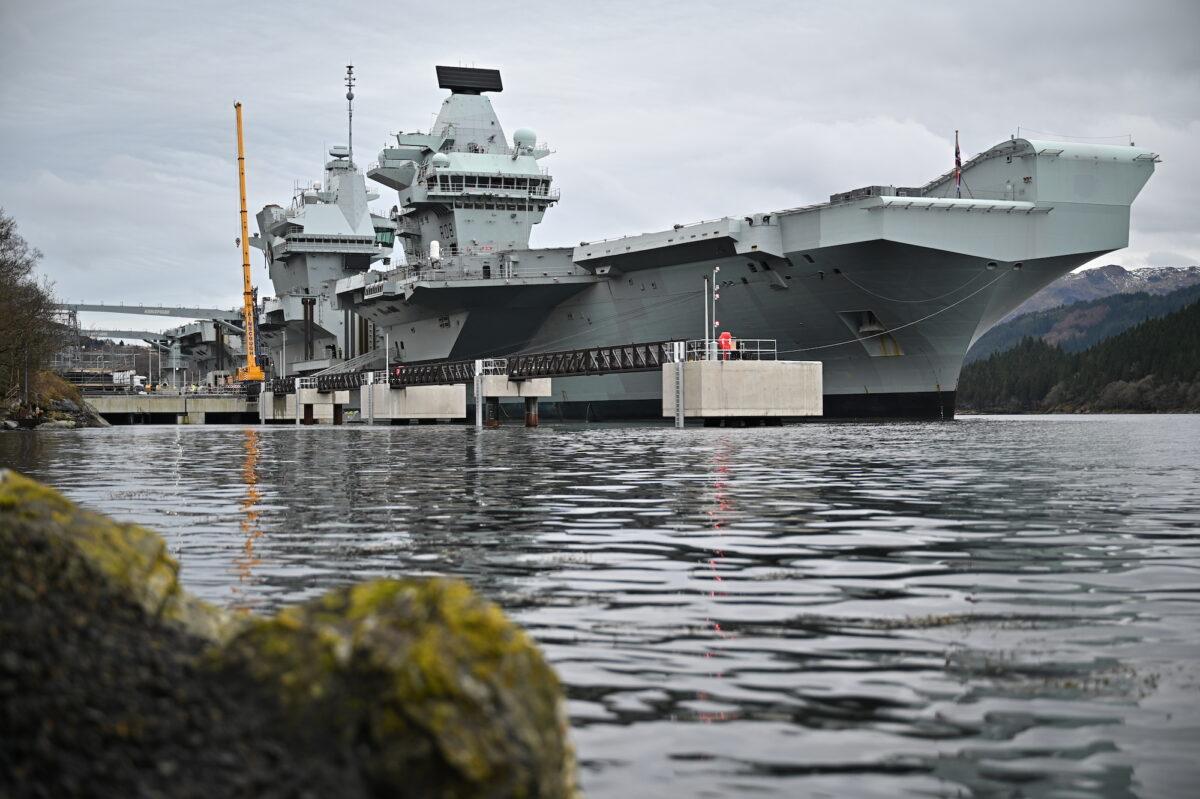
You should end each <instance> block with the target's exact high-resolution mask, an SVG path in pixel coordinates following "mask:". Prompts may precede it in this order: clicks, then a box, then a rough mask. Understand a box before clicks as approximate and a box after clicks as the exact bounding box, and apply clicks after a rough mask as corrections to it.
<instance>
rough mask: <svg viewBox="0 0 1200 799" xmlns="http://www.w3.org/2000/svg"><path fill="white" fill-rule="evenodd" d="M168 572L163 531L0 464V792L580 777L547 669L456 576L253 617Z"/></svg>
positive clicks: (209, 791) (555, 784) (426, 791)
mask: <svg viewBox="0 0 1200 799" xmlns="http://www.w3.org/2000/svg"><path fill="white" fill-rule="evenodd" d="M178 573H179V566H178V564H177V563H176V562H175V561H174V560H173V559H172V558H171V557H170V556H169V555H168V554H167V550H166V546H165V544H164V542H163V540H162V539H161V538H160V537H159V536H158V535H156V534H154V533H152V532H150V531H148V530H145V529H143V528H140V527H138V526H136V525H128V524H120V523H117V522H114V521H112V520H110V519H107V518H105V517H103V516H99V515H96V514H93V513H89V512H87V511H84V510H81V509H80V508H78V507H76V506H74V505H73V504H72V503H70V502H69V501H67V500H66V499H65V498H63V497H62V496H61V495H59V494H58V493H57V492H55V491H54V490H52V489H49V488H47V487H45V486H42V485H40V484H38V483H36V482H34V481H32V480H29V479H27V478H25V477H22V476H20V475H18V474H16V473H14V472H11V471H0V725H2V727H3V729H4V731H5V733H4V735H3V737H2V738H0V795H3V796H12V797H24V796H30V797H41V796H46V797H51V796H54V797H58V796H77V795H88V796H164V797H167V796H170V797H177V796H178V797H190V796H196V797H200V796H205V797H209V796H256V797H258V796H278V797H293V796H294V797H307V796H311V797H325V796H339V797H342V796H345V797H357V796H364V797H365V796H398V797H418V796H420V797H425V796H435V797H508V796H524V797H567V796H575V795H576V794H577V789H576V783H575V762H574V755H573V752H572V750H571V747H570V744H569V741H568V738H567V733H566V716H565V710H564V699H563V695H562V690H561V687H560V685H559V682H558V679H557V677H556V675H555V674H554V672H553V670H552V669H551V668H550V667H549V666H548V665H547V664H546V662H545V660H544V659H543V657H542V655H541V653H540V651H539V650H538V649H537V647H536V646H535V645H534V644H533V643H532V641H531V640H530V639H529V638H528V636H526V635H525V633H524V632H523V631H521V630H520V629H519V628H518V627H516V625H514V624H513V623H512V622H511V621H509V620H508V619H507V618H506V617H505V616H504V614H503V613H502V612H501V611H500V609H499V608H497V607H496V606H495V605H493V604H491V603H489V602H486V601H484V600H483V599H481V598H479V597H478V596H476V595H475V594H474V593H473V592H472V591H471V590H470V588H468V587H467V586H466V585H465V584H463V583H461V582H458V581H452V580H441V579H420V580H415V579H414V580H384V581H374V582H370V583H364V584H360V585H355V586H350V587H346V588H342V589H338V590H335V591H332V592H330V593H328V594H326V595H325V596H323V597H321V598H319V599H317V600H314V601H312V602H309V603H306V604H304V605H299V606H296V607H291V608H287V609H285V610H283V611H281V612H280V613H279V614H277V615H276V616H274V617H270V618H264V617H258V616H253V615H250V614H236V613H230V612H226V611H223V610H221V609H219V608H216V607H214V606H211V605H208V604H206V603H204V602H201V601H199V600H198V599H196V598H194V597H192V596H190V595H188V594H187V593H186V592H184V591H183V590H182V588H181V587H180V584H179V580H178Z"/></svg>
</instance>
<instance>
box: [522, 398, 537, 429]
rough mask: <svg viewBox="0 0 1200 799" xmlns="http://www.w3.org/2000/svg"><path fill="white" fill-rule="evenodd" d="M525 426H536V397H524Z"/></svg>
mask: <svg viewBox="0 0 1200 799" xmlns="http://www.w3.org/2000/svg"><path fill="white" fill-rule="evenodd" d="M525 426H526V427H537V426H538V398H537V397H526V398H525Z"/></svg>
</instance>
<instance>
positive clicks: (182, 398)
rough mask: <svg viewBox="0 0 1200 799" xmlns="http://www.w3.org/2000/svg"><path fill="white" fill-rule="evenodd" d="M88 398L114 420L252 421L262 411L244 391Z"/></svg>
mask: <svg viewBox="0 0 1200 799" xmlns="http://www.w3.org/2000/svg"><path fill="white" fill-rule="evenodd" d="M87 402H88V404H89V405H91V406H92V407H93V408H95V409H96V412H97V413H98V414H100V416H102V417H103V418H104V419H105V420H106V421H108V422H110V423H112V424H138V423H143V424H145V423H153V424H214V423H221V422H253V421H255V420H256V419H257V417H258V415H259V414H258V404H257V403H254V402H250V401H249V400H247V398H246V397H245V396H244V395H242V394H230V395H224V396H204V395H194V394H96V395H93V394H89V395H87Z"/></svg>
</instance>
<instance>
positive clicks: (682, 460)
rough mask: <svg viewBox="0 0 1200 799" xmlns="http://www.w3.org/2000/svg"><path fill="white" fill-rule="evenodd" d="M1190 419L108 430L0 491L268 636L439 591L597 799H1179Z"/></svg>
mask: <svg viewBox="0 0 1200 799" xmlns="http://www.w3.org/2000/svg"><path fill="white" fill-rule="evenodd" d="M1198 442H1200V419H1198V418H1196V417H1106V418H1090V417H1024V418H1002V417H992V418H976V419H966V420H962V421H960V422H957V423H955V424H894V425H858V424H845V425H804V426H797V427H786V428H768V429H757V430H756V429H748V430H737V431H722V430H691V429H689V430H687V431H684V432H682V433H680V432H678V431H675V430H671V429H668V428H661V427H644V426H642V427H639V426H616V425H613V426H596V427H586V426H568V425H563V426H546V427H543V428H541V429H539V430H536V431H526V430H522V429H515V428H514V429H502V430H498V431H487V432H486V433H484V434H482V435H478V434H476V433H475V432H474V431H473V430H470V429H464V428H458V427H454V428H447V427H411V428H357V429H349V428H343V429H328V428H305V429H294V428H290V427H281V428H260V429H243V428H213V427H210V428H187V427H169V428H164V427H158V428H111V429H107V430H101V431H77V432H76V431H62V432H55V433H41V434H36V435H25V434H6V435H0V465H8V466H13V467H15V468H17V469H20V470H22V471H25V472H28V473H31V474H33V475H35V476H37V477H39V478H41V479H44V480H47V481H49V482H51V483H53V484H55V485H57V486H59V487H60V488H62V489H63V490H64V491H66V492H67V493H68V494H69V495H71V496H72V497H73V498H75V499H77V500H78V501H80V502H82V503H84V504H86V505H88V506H90V507H93V508H96V509H98V510H102V511H104V512H106V513H110V514H112V515H115V516H117V517H120V518H122V519H127V520H131V521H136V522H141V523H144V524H147V525H150V526H153V527H155V528H157V529H159V530H162V531H163V532H164V533H165V534H166V536H167V539H168V543H169V546H170V547H171V550H172V552H173V553H174V554H175V555H176V556H177V557H179V559H180V561H181V562H182V564H183V567H184V571H183V576H184V581H185V583H186V584H187V585H188V587H189V588H190V589H191V590H193V591H195V592H197V593H198V594H200V595H201V596H204V597H205V598H207V599H210V600H212V601H215V602H219V603H222V604H225V605H230V606H237V607H246V608H250V609H256V610H267V609H271V608H274V607H277V606H279V605H281V604H284V603H288V602H292V601H295V600H297V599H302V598H305V597H310V596H313V595H315V594H317V593H319V592H321V591H322V590H324V589H326V588H327V587H329V586H331V585H336V584H340V583H344V582H347V581H351V580H357V579H361V578H364V577H374V576H387V575H400V574H452V575H457V576H461V577H463V578H465V579H467V580H469V581H470V582H471V583H472V584H474V585H475V586H476V587H477V588H478V589H479V590H481V591H483V592H485V593H486V594H487V595H489V596H490V597H492V598H493V599H495V600H496V601H498V602H500V603H501V604H502V605H503V606H504V607H505V608H506V609H507V610H508V611H509V612H510V613H511V614H512V615H513V616H514V617H515V618H516V619H518V620H519V621H520V622H521V623H522V624H523V625H525V627H526V628H527V629H528V630H529V631H530V632H531V634H533V635H534V636H535V637H536V638H537V639H538V641H539V642H540V644H541V645H542V647H543V648H544V650H545V652H546V653H547V655H548V657H549V658H550V659H551V660H552V661H553V662H554V663H555V665H556V667H557V668H558V670H559V672H560V674H561V675H562V676H563V679H564V682H565V683H566V687H567V691H568V695H569V700H570V712H571V716H572V720H573V724H574V736H575V740H576V744H577V748H578V750H579V754H580V759H581V764H582V767H583V778H584V784H585V787H586V788H587V790H588V792H589V794H590V795H592V796H614V797H617V796H621V797H624V796H661V795H679V796H692V795H695V796H731V797H732V796H742V795H746V794H750V793H755V794H764V795H774V796H793V795H820V794H826V795H847V794H852V795H856V796H874V795H878V796H896V795H900V794H911V795H923V796H958V795H962V794H964V793H972V794H983V795H994V794H1000V795H1006V796H1007V795H1013V796H1017V795H1019V796H1068V795H1069V796H1076V795H1106V796H1134V795H1164V796H1165V795H1178V794H1182V793H1186V792H1187V791H1188V790H1189V789H1190V788H1191V786H1192V785H1193V784H1194V783H1195V781H1196V780H1197V779H1200V766H1198V765H1197V760H1198V759H1197V758H1196V757H1195V755H1196V753H1197V751H1200V702H1198V701H1197V700H1198V699H1200V678H1198V677H1197V676H1196V670H1195V664H1196V662H1198V661H1200V581H1198V579H1197V577H1198V572H1200V534H1198V530H1200V501H1198V499H1197V491H1196V486H1197V485H1200V458H1198V457H1197V456H1198V455H1200V443H1198Z"/></svg>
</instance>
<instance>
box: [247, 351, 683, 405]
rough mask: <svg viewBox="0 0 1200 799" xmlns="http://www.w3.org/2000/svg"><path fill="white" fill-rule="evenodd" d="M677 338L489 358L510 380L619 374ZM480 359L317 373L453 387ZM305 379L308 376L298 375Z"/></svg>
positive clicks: (353, 381)
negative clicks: (383, 371) (377, 369)
mask: <svg viewBox="0 0 1200 799" xmlns="http://www.w3.org/2000/svg"><path fill="white" fill-rule="evenodd" d="M676 343H677V342H674V341H653V342H649V343H644V344H617V345H614V346H609V347H587V348H584V349H578V350H560V351H557V352H540V353H531V354H529V353H527V354H520V355H510V356H508V357H507V358H496V359H489V361H490V362H491V363H493V364H495V363H499V362H503V363H504V366H503V371H501V372H499V373H501V374H506V375H507V376H508V378H509V379H510V380H525V379H528V378H534V377H580V376H585V375H605V374H612V373H615V372H648V371H653V370H656V369H661V368H662V366H663V364H664V363H669V362H671V361H672V360H674V352H675V344H676ZM475 368H476V362H475V361H474V360H461V361H418V362H414V363H394V364H390V365H389V366H388V369H387V373H386V378H385V377H384V375H383V373H382V372H374V371H371V370H364V371H359V372H341V373H338V374H327V375H318V376H316V377H315V378H308V379H310V380H313V379H315V380H316V387H317V391H319V392H321V393H323V394H324V393H328V392H331V391H345V390H347V389H356V388H358V387H360V386H364V385H366V384H367V383H368V382H383V381H384V380H385V379H386V381H387V383H388V385H389V386H391V387H392V388H405V387H407V386H434V385H454V384H457V383H468V384H469V383H471V382H472V381H473V380H474V379H475ZM300 379H302V380H303V379H305V378H300ZM263 388H264V390H266V391H271V392H273V393H276V394H291V393H293V392H295V390H296V378H295V377H282V378H275V379H274V380H268V381H267V382H266V383H265V384H264V385H263Z"/></svg>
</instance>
